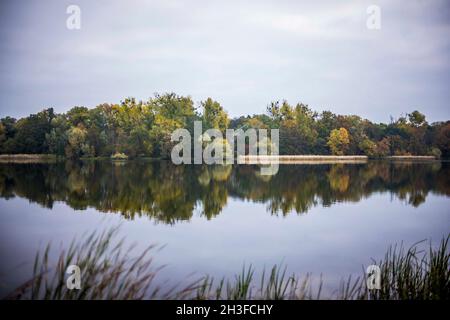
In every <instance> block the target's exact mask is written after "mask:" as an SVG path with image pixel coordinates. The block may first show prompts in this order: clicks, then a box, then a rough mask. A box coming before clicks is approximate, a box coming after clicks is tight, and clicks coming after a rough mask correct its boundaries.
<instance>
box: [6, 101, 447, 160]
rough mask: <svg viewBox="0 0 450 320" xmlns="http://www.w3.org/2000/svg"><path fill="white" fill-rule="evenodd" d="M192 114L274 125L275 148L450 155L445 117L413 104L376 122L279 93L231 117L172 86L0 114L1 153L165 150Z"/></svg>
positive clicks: (226, 124)
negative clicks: (24, 113) (255, 110)
mask: <svg viewBox="0 0 450 320" xmlns="http://www.w3.org/2000/svg"><path fill="white" fill-rule="evenodd" d="M194 121H202V123H203V130H206V129H209V128H217V129H220V130H222V131H225V130H226V129H227V128H233V129H239V128H242V129H244V130H246V129H249V128H255V129H259V128H261V129H271V128H278V129H280V145H279V147H280V154H336V155H342V154H349V155H368V156H369V157H384V156H388V155H434V156H436V157H440V156H444V157H449V156H450V121H446V122H437V123H433V124H429V123H428V122H427V121H426V118H425V115H423V114H422V113H420V112H419V111H413V112H412V113H410V114H407V115H406V116H402V117H399V118H398V119H396V120H394V119H392V120H391V122H390V123H389V124H384V123H379V124H378V123H373V122H371V121H369V120H366V119H362V118H361V117H359V116H356V115H337V114H334V113H332V112H330V111H323V112H321V113H318V112H315V111H313V110H311V109H310V108H309V107H308V105H305V104H302V103H298V104H296V105H295V106H294V105H290V104H289V103H288V102H287V101H283V102H272V103H271V104H270V105H269V106H268V107H267V113H266V114H258V115H253V116H242V117H240V118H235V119H230V118H229V116H228V114H227V112H226V111H225V110H224V108H223V107H222V106H221V105H220V103H219V102H217V101H214V100H213V99H211V98H208V99H207V100H205V101H202V102H201V103H200V104H199V105H197V106H196V105H195V104H194V102H193V101H192V99H191V98H190V97H189V96H187V97H185V96H179V95H176V94H174V93H167V94H163V95H159V94H156V95H155V96H154V97H153V98H150V99H149V100H148V101H136V100H135V99H134V98H127V99H125V100H124V101H123V102H121V103H120V104H101V105H98V106H97V107H95V108H93V109H88V108H86V107H78V106H77V107H73V108H72V109H70V110H69V111H68V112H66V113H62V114H57V113H55V112H54V110H53V109H52V108H49V109H45V110H43V111H41V112H39V113H37V114H32V115H30V116H28V117H26V118H22V119H19V120H16V119H14V118H11V117H5V118H3V119H1V120H0V153H1V154H48V153H49V154H56V155H61V156H65V157H67V158H80V157H109V156H111V155H113V154H116V153H122V154H125V155H126V156H129V157H139V156H145V157H161V158H168V157H170V152H171V149H172V147H173V145H174V143H173V142H171V141H170V135H171V133H172V132H173V131H174V130H175V129H178V128H186V129H188V130H190V131H191V132H193V124H194Z"/></svg>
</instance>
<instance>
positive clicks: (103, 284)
mask: <svg viewBox="0 0 450 320" xmlns="http://www.w3.org/2000/svg"><path fill="white" fill-rule="evenodd" d="M117 230H118V228H113V229H111V230H109V231H104V232H101V233H96V232H94V233H92V234H90V235H88V236H87V237H85V239H84V240H82V241H76V240H74V241H72V243H71V245H70V246H69V248H68V249H67V251H65V250H63V251H61V252H60V254H59V258H58V259H57V263H56V264H55V266H54V267H51V266H50V263H49V253H50V249H51V247H50V245H48V246H47V247H46V248H45V250H44V251H43V252H42V253H40V252H38V253H37V255H36V258H35V261H34V267H33V276H32V278H31V279H30V280H29V281H27V282H26V283H24V284H23V285H22V286H20V287H18V288H17V289H16V290H14V291H13V292H12V293H11V294H10V295H9V296H8V297H7V298H8V299H108V300H109V299H120V300H123V299H199V300H209V299H222V300H251V299H267V300H280V299H291V300H297V299H298V300H303V299H340V300H360V299H362V300H380V299H381V300H392V299H394V300H418V299H419V300H424V299H427V300H428V299H431V300H436V299H440V300H447V299H449V298H450V269H449V258H450V253H449V248H448V242H449V237H450V236H447V237H446V238H443V239H442V240H441V241H440V244H439V246H438V247H437V248H434V247H432V246H431V243H430V244H429V247H428V248H425V249H424V241H420V242H418V243H416V244H414V245H413V246H411V247H410V248H408V249H405V248H404V246H403V244H400V245H393V246H391V247H390V248H389V249H388V250H387V252H386V254H385V256H384V258H383V259H381V260H380V261H378V262H376V261H373V262H372V263H373V264H376V265H378V266H379V267H380V269H381V288H380V289H379V290H369V289H368V288H367V286H366V280H367V279H366V273H365V272H364V269H363V272H362V275H361V276H359V277H356V278H352V277H351V276H349V277H348V278H347V279H345V280H342V281H341V284H340V286H339V287H338V288H337V289H336V290H335V292H334V293H333V294H332V295H331V296H327V297H322V295H321V293H322V286H323V281H322V276H321V277H320V280H319V282H318V283H314V284H313V281H312V278H311V275H310V274H306V275H305V276H304V277H300V276H298V275H296V274H290V275H288V274H287V267H286V266H283V265H275V266H273V267H272V268H271V269H270V270H268V271H266V270H265V269H264V270H263V271H262V273H261V276H260V277H259V279H257V278H256V277H255V269H254V267H253V266H252V265H249V266H245V265H244V266H243V268H242V270H241V272H240V273H239V274H237V275H236V276H235V277H234V278H232V279H225V278H221V279H219V280H218V281H216V280H215V279H214V278H213V277H211V276H209V275H206V276H204V277H201V278H200V279H198V280H193V281H191V282H190V283H188V284H187V285H185V286H184V287H182V286H181V285H175V286H172V287H170V288H168V289H167V288H161V287H160V286H157V285H154V280H155V277H156V276H157V274H158V273H159V271H160V270H161V268H162V267H154V263H153V258H152V257H151V256H150V255H149V253H150V252H153V251H154V249H155V247H154V246H149V247H148V248H147V249H146V250H144V251H143V252H141V253H140V254H139V255H138V256H137V258H130V257H129V252H131V251H132V250H133V248H134V246H130V247H125V243H124V241H123V240H120V241H114V238H115V237H116V235H117ZM124 248H126V250H124ZM72 264H76V265H78V266H79V267H80V269H81V270H82V274H81V279H82V287H81V289H80V290H69V289H67V286H66V280H65V279H66V274H65V271H66V270H67V267H68V266H69V265H72ZM165 286H166V287H168V285H165Z"/></svg>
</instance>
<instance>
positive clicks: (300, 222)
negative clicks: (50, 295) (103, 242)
mask: <svg viewBox="0 0 450 320" xmlns="http://www.w3.org/2000/svg"><path fill="white" fill-rule="evenodd" d="M449 206H450V163H449V162H444V161H443V162H439V161H433V162H388V161H369V162H368V163H365V164H320V165H319V164H318V165H280V168H279V171H278V173H277V174H276V175H274V176H263V175H261V174H260V168H259V167H258V166H252V165H234V166H206V165H196V166H195V165H185V166H175V165H173V164H172V163H170V162H167V161H137V160H136V161H128V162H111V161H85V162H69V161H66V162H56V163H41V164H0V226H1V227H0V228H1V230H0V294H1V296H3V295H5V294H6V293H8V292H9V291H11V290H12V289H13V288H15V287H16V286H18V285H20V284H21V283H23V282H24V281H26V280H28V279H29V277H30V275H31V271H32V265H33V259H34V256H35V254H36V251H37V250H39V249H41V250H42V249H43V248H44V247H45V245H46V244H47V243H48V242H51V243H52V245H54V246H55V247H56V248H59V247H60V246H61V247H65V246H67V245H68V244H69V242H70V241H71V240H72V239H73V238H74V237H75V236H78V237H79V236H81V235H82V234H84V233H88V232H91V231H93V230H100V229H101V230H103V229H105V228H107V227H109V226H117V225H119V224H120V225H121V228H120V235H121V236H122V237H124V238H125V239H126V241H127V242H130V243H133V242H134V243H136V244H137V247H138V248H144V247H147V246H148V245H150V244H155V243H156V244H159V245H161V246H162V245H164V248H161V249H160V250H158V251H157V252H155V253H154V257H155V263H156V264H157V265H165V267H164V268H163V269H162V271H161V273H160V275H158V277H159V280H158V281H160V282H161V283H165V281H169V282H170V283H179V282H186V281H190V280H192V279H196V278H198V277H200V276H202V275H204V274H210V275H212V276H215V277H222V276H226V277H233V276H234V274H236V273H239V272H240V271H241V269H242V267H243V265H244V263H245V264H246V265H249V264H252V265H253V266H254V267H255V268H256V270H259V271H261V270H262V269H263V268H264V267H266V268H269V267H271V266H272V265H274V264H283V265H285V266H287V268H288V271H289V272H295V273H297V274H300V275H304V274H306V273H307V272H309V273H312V275H313V279H318V277H320V275H321V274H322V278H323V281H324V290H325V291H327V292H332V290H334V288H336V286H337V285H338V284H339V282H340V281H341V279H343V278H345V277H347V276H348V275H352V274H354V275H360V274H361V271H362V270H363V269H362V268H363V265H364V266H367V265H369V264H371V263H372V258H373V259H375V260H379V259H381V258H382V257H383V255H384V253H385V252H386V250H387V248H388V247H389V245H391V244H395V243H400V242H403V243H404V245H405V246H409V245H412V244H413V243H415V242H417V241H420V240H423V239H427V240H432V243H433V244H437V243H438V241H439V240H440V239H441V238H442V237H443V236H447V235H448V234H449V231H450V210H449Z"/></svg>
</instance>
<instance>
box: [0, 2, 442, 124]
mask: <svg viewBox="0 0 450 320" xmlns="http://www.w3.org/2000/svg"><path fill="white" fill-rule="evenodd" d="M70 4H76V5H78V6H79V7H80V9H81V29H80V30H69V29H67V27H66V19H67V18H68V17H69V15H68V14H67V13H66V8H67V6H68V5H70ZM371 4H375V5H378V6H379V7H380V9H381V29H380V30H369V29H368V28H367V26H366V21H367V18H368V17H369V15H368V14H367V12H366V9H367V7H368V6H369V5H371ZM449 71H450V1H445V0H434V1H426V0H421V1H420V0H417V1H392V0H388V1H377V0H372V1H360V0H358V1H339V0H336V1H223V0H222V1H212V0H207V1H194V0H192V1H177V0H150V1H111V0H108V1H77V0H72V1H61V0H58V1H56V0H55V1H45V0H42V1H5V0H2V1H1V2H0V97H1V104H0V116H1V117H3V116H6V115H11V116H14V117H21V116H25V115H28V114H29V113H36V112H38V111H40V110H41V109H43V108H44V107H54V108H55V110H56V111H57V112H64V111H66V110H68V109H69V108H71V107H72V106H75V105H83V106H87V107H94V106H96V105H98V104H100V103H103V102H110V103H118V102H120V101H121V100H123V99H124V98H125V97H128V96H134V97H136V98H138V99H147V98H149V97H150V96H152V95H153V93H155V92H160V93H163V92H172V91H173V92H176V93H178V94H182V95H190V96H191V97H192V98H193V100H194V101H195V102H200V101H201V100H204V99H206V98H207V97H212V98H214V99H216V100H218V101H219V102H220V103H221V104H222V105H223V106H224V108H225V109H226V110H227V111H228V112H229V114H230V115H231V116H239V115H243V114H253V113H263V112H265V109H266V106H267V104H268V103H269V102H270V101H273V100H282V99H287V100H288V101H290V102H291V103H296V102H303V103H306V104H309V106H310V107H312V108H313V109H315V110H318V111H322V110H331V111H333V112H335V113H342V114H358V115H361V116H363V117H365V118H368V119H371V120H373V121H377V122H379V121H383V122H387V121H389V117H390V116H391V115H392V116H394V117H398V116H399V115H400V114H404V113H406V112H410V111H412V110H414V109H419V110H421V111H422V112H424V113H425V114H426V115H427V117H428V119H429V121H437V120H448V119H450V111H449V110H450V108H449V101H450V90H449V89H450V86H449V84H450V72H449Z"/></svg>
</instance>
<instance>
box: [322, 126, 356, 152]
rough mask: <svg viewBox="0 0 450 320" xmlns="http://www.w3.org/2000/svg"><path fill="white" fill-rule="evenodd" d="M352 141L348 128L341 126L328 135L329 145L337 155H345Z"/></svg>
mask: <svg viewBox="0 0 450 320" xmlns="http://www.w3.org/2000/svg"><path fill="white" fill-rule="evenodd" d="M349 143H350V135H349V134H348V131H347V129H345V128H339V129H333V130H332V131H331V132H330V136H329V137H328V143H327V145H328V147H329V148H330V151H331V153H332V154H334V155H337V156H342V155H344V153H345V151H346V150H347V148H348V145H349Z"/></svg>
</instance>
